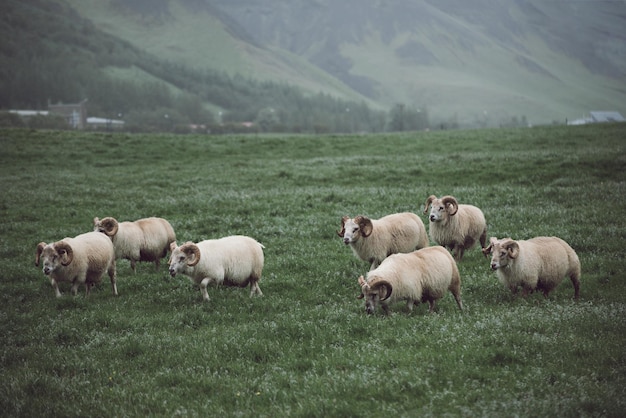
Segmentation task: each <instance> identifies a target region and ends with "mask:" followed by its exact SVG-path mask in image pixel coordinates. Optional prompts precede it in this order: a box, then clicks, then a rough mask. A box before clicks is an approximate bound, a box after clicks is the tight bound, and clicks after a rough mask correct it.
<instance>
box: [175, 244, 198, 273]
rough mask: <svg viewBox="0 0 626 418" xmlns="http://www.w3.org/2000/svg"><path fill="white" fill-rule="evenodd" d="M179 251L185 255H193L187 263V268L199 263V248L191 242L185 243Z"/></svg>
mask: <svg viewBox="0 0 626 418" xmlns="http://www.w3.org/2000/svg"><path fill="white" fill-rule="evenodd" d="M180 250H181V251H182V252H184V253H185V254H187V255H191V254H193V258H192V259H191V260H190V261H188V262H187V265H188V266H189V267H193V266H195V265H196V264H198V263H199V262H200V248H198V246H197V245H196V244H194V243H193V242H188V243H185V245H183V246H182V247H181V248H180Z"/></svg>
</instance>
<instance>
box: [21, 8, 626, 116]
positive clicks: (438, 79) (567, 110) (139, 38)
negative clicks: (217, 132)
mask: <svg viewBox="0 0 626 418" xmlns="http://www.w3.org/2000/svg"><path fill="white" fill-rule="evenodd" d="M29 2H37V3H45V1H44V0H39V1H36V0H29ZM64 2H65V4H67V5H70V6H71V7H72V9H73V11H72V13H78V14H79V15H80V16H82V17H83V18H85V19H87V20H88V21H90V22H92V24H93V28H91V27H90V28H89V31H93V30H98V31H103V32H106V33H108V34H109V35H110V36H113V37H115V38H119V39H122V40H124V41H125V42H126V43H127V44H129V45H132V46H133V47H134V48H137V50H140V51H144V52H146V53H147V54H149V55H150V56H154V57H158V58H159V59H162V60H165V61H167V62H170V63H172V64H173V65H182V66H184V67H186V68H191V69H195V70H199V71H202V70H204V69H211V70H217V71H221V72H224V73H226V74H229V75H230V76H233V77H234V76H237V77H241V76H243V77H244V78H251V79H256V80H261V81H262V80H269V81H273V82H277V83H284V84H287V85H293V86H298V87H300V88H302V89H303V91H305V92H308V94H310V95H314V94H317V93H319V92H323V93H326V94H331V95H333V96H334V97H338V98H341V99H346V100H355V101H363V102H365V103H367V104H368V105H370V106H373V107H374V108H378V109H385V110H388V109H390V108H392V107H393V106H394V105H396V104H398V103H401V104H406V105H408V106H412V107H414V108H417V109H426V110H427V111H428V114H429V116H430V118H431V120H432V121H433V122H437V121H442V122H445V121H452V122H454V123H458V124H460V125H461V126H494V125H498V124H502V123H506V121H508V120H511V119H512V118H519V119H524V120H528V121H529V122H530V123H535V124H537V123H550V122H552V121H555V120H556V121H560V122H563V121H564V120H565V119H566V118H577V117H580V116H582V115H583V114H585V113H588V112H589V111H590V110H617V111H620V112H622V114H626V30H624V29H623V27H624V26H625V25H626V1H603V0H598V1H573V0H571V1H567V0H559V1H545V0H342V1H333V0H290V1H288V2H287V1H280V0H263V1H253V0H64ZM64 13H65V14H67V11H64ZM105 70H106V71H107V74H109V75H112V76H116V75H117V76H120V77H122V78H125V79H126V78H128V77H131V76H132V77H135V74H134V73H133V74H130V72H129V70H128V69H126V68H125V67H124V66H120V67H119V68H117V67H116V66H115V63H114V62H113V63H111V62H108V63H106V68H105ZM144 70H145V68H144ZM142 74H143V73H142ZM266 105H267V104H266Z"/></svg>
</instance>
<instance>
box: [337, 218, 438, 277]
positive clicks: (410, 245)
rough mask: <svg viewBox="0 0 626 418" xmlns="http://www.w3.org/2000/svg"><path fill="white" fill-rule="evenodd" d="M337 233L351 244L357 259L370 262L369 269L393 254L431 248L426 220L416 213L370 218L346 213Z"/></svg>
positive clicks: (347, 243)
mask: <svg viewBox="0 0 626 418" xmlns="http://www.w3.org/2000/svg"><path fill="white" fill-rule="evenodd" d="M337 235H339V236H340V237H341V238H343V242H344V244H346V245H350V248H352V252H353V253H354V255H355V256H356V257H358V258H360V259H361V260H363V261H367V262H368V263H370V271H371V270H374V269H375V268H376V267H378V266H379V265H380V263H381V262H382V261H383V260H384V259H385V258H387V257H388V256H389V255H391V254H395V253H408V252H411V251H415V250H419V249H420V248H424V247H428V235H426V228H425V227H424V223H423V222H422V220H421V219H420V217H419V216H417V215H416V214H414V213H410V212H404V213H395V214H393V215H387V216H385V217H382V218H380V219H370V218H368V217H366V216H363V215H359V216H357V217H355V218H354V219H352V218H350V217H349V216H344V217H343V218H342V219H341V230H340V231H337Z"/></svg>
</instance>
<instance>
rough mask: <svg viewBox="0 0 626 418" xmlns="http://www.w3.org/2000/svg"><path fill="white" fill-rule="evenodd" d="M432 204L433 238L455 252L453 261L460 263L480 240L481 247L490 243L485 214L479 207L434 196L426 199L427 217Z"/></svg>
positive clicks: (431, 222) (430, 229)
mask: <svg viewBox="0 0 626 418" xmlns="http://www.w3.org/2000/svg"><path fill="white" fill-rule="evenodd" d="M431 205H432V208H431V211H430V216H429V217H428V219H429V225H428V233H429V235H430V238H431V239H432V240H433V241H434V242H436V243H437V244H439V245H442V246H444V247H447V248H448V249H450V251H452V254H453V255H454V259H455V260H456V261H461V260H462V259H463V254H464V252H465V250H468V249H470V248H472V247H473V246H474V244H476V242H477V241H480V246H481V248H484V247H485V243H486V240H487V222H485V215H483V212H482V211H481V210H480V209H478V208H477V207H476V206H472V205H459V203H458V202H457V200H456V199H455V198H454V197H452V196H444V197H442V198H441V199H438V198H437V196H435V195H431V196H429V197H428V199H426V205H425V208H424V214H426V213H427V212H428V207H429V206H431Z"/></svg>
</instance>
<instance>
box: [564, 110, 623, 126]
mask: <svg viewBox="0 0 626 418" xmlns="http://www.w3.org/2000/svg"><path fill="white" fill-rule="evenodd" d="M601 122H626V119H624V117H623V116H622V115H621V114H620V113H619V112H616V111H598V110H596V111H591V112H589V116H584V117H582V118H580V119H573V120H571V121H569V122H567V124H568V125H585V124H587V123H601Z"/></svg>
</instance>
